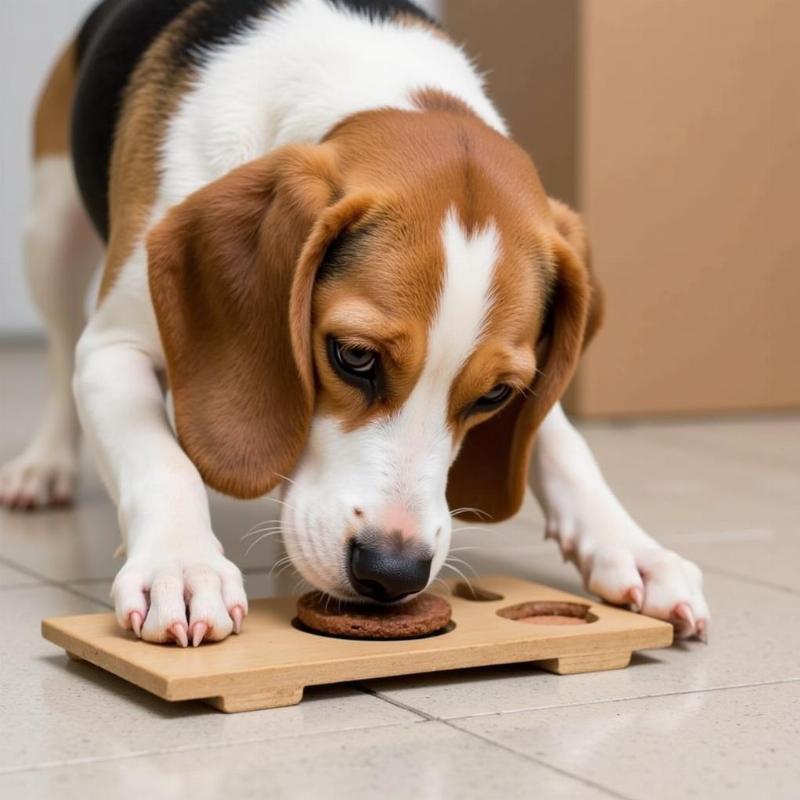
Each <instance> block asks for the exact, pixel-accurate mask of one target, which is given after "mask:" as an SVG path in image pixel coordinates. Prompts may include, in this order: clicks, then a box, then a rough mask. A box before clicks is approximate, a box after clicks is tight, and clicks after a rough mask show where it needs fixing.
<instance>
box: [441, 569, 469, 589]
mask: <svg viewBox="0 0 800 800" xmlns="http://www.w3.org/2000/svg"><path fill="white" fill-rule="evenodd" d="M442 566H443V567H447V568H448V569H451V570H453V572H455V573H456V575H459V576H460V577H461V578H462V579H463V581H464V583H466V584H467V586H468V587H469V590H470V591H471V592H472V593H473V594H475V590H474V589H473V588H472V582H471V581H470V579H469V578H468V577H467V576H466V575H465V574H464V573H463V572H462V571H461V570H460V569H459V568H458V567H454V566H453V565H452V564H448V563H447V562H445V563H444V564H442Z"/></svg>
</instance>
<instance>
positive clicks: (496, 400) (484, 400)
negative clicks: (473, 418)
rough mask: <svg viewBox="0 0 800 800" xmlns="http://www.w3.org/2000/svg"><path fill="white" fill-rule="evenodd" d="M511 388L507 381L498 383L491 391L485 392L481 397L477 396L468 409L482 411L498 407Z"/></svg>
mask: <svg viewBox="0 0 800 800" xmlns="http://www.w3.org/2000/svg"><path fill="white" fill-rule="evenodd" d="M512 391H513V389H512V388H511V387H510V386H509V385H508V384H507V383H498V384H497V386H495V387H494V389H492V391H491V392H487V393H486V394H485V395H483V397H479V398H478V399H477V400H476V401H475V403H474V404H473V406H472V408H471V409H470V411H472V412H473V413H482V412H485V411H492V410H494V409H495V408H499V407H500V406H501V405H503V403H505V401H506V400H508V398H509V397H511V392H512Z"/></svg>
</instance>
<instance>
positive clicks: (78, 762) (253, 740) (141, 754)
mask: <svg viewBox="0 0 800 800" xmlns="http://www.w3.org/2000/svg"><path fill="white" fill-rule="evenodd" d="M432 721H433V722H437V721H438V720H432ZM425 722H427V720H422V721H421V722H391V723H389V724H387V725H364V726H357V727H353V728H340V729H338V730H335V731H317V732H313V733H298V734H294V735H292V736H278V737H275V736H273V737H265V738H261V737H250V738H247V739H237V740H236V741H232V742H221V743H217V744H209V743H205V744H197V745H186V746H184V747H175V748H167V749H164V748H161V749H159V750H138V751H136V752H131V753H121V754H119V755H110V756H86V757H84V758H73V759H63V760H61V761H43V762H41V763H39V764H29V765H28V766H24V767H0V776H2V775H16V774H19V773H22V772H40V771H46V770H50V769H58V768H59V767H82V766H86V765H89V764H102V763H104V762H111V761H114V762H116V761H127V760H130V759H135V758H152V757H153V756H170V755H176V754H181V753H194V752H201V751H204V750H224V749H226V748H230V747H241V746H242V745H250V744H261V743H263V742H270V741H277V740H280V741H287V740H291V739H303V738H306V737H308V736H324V735H329V734H336V733H349V732H350V731H370V730H376V729H378V728H401V727H404V726H407V725H420V724H424V723H425Z"/></svg>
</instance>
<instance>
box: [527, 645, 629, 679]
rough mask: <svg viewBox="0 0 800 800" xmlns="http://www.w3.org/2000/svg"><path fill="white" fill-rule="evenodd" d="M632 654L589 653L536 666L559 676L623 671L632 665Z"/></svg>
mask: <svg viewBox="0 0 800 800" xmlns="http://www.w3.org/2000/svg"><path fill="white" fill-rule="evenodd" d="M631 655H632V654H631V653H630V652H628V651H621V652H616V653H587V654H585V655H574V656H561V657H560V658H548V659H546V660H544V661H537V662H536V666H537V667H541V668H542V669H546V670H547V671H548V672H555V673H556V674H558V675H576V674H578V673H579V672H599V671H601V670H606V669H622V668H623V667H627V666H628V664H630V663H631Z"/></svg>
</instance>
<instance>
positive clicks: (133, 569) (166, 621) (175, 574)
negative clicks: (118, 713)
mask: <svg viewBox="0 0 800 800" xmlns="http://www.w3.org/2000/svg"><path fill="white" fill-rule="evenodd" d="M111 594H112V597H113V599H114V608H115V611H116V615H117V621H118V622H119V624H120V625H121V626H122V627H123V628H125V629H128V630H133V632H134V633H135V634H136V635H137V636H139V637H141V638H142V639H145V640H146V641H148V642H162V643H163V642H176V643H177V644H179V645H181V646H182V647H188V646H189V643H191V644H193V645H194V646H195V647H197V646H198V645H199V644H200V643H201V642H203V641H212V642H217V641H220V640H222V639H225V638H226V637H228V636H229V635H230V634H231V633H233V632H235V633H239V630H240V629H241V625H242V620H243V619H244V617H245V615H246V614H247V596H246V594H245V591H244V585H243V583H242V574H241V572H240V571H239V569H238V568H237V567H236V565H235V564H233V563H232V562H230V561H228V559H227V558H225V557H224V556H223V555H222V554H221V553H218V552H213V551H212V552H205V553H202V554H201V553H196V552H194V551H193V550H191V549H190V550H188V551H187V552H185V553H180V554H174V553H173V554H172V555H171V556H168V555H165V554H162V553H158V554H141V553H139V554H134V555H132V557H131V558H130V559H129V560H128V562H127V563H126V564H125V566H124V567H123V568H122V569H121V570H120V572H119V574H118V575H117V577H116V580H115V581H114V585H113V587H112V590H111Z"/></svg>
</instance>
